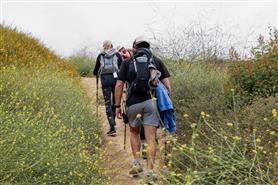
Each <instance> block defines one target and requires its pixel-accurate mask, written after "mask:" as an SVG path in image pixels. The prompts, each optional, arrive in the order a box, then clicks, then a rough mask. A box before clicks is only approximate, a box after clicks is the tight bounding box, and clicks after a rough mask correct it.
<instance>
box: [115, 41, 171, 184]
mask: <svg viewBox="0 0 278 185" xmlns="http://www.w3.org/2000/svg"><path fill="white" fill-rule="evenodd" d="M149 48H150V43H149V42H148V41H147V40H146V39H145V38H144V37H137V38H136V39H135V41H134V49H135V53H134V56H133V57H131V58H130V59H129V60H127V61H125V62H124V63H123V64H122V66H121V69H120V72H119V78H118V80H117V83H116V88H115V92H116V93H115V96H116V103H115V107H116V115H117V117H118V118H119V119H121V118H122V111H121V106H120V102H121V96H122V91H123V87H124V83H125V82H126V81H127V82H128V83H129V84H130V85H131V88H130V90H129V94H128V99H127V116H128V119H129V126H130V142H131V149H132V153H133V157H134V163H133V166H132V168H131V170H130V171H129V174H130V175H132V176H136V175H138V174H139V173H140V172H142V171H143V169H142V165H141V160H140V152H139V151H140V139H139V133H140V128H141V126H143V127H144V129H145V135H146V141H147V144H148V148H149V149H148V151H147V153H148V159H147V170H146V178H147V180H150V181H152V180H154V179H155V176H154V174H153V165H154V159H155V153H156V141H155V133H156V129H157V127H158V126H159V124H160V120H159V117H158V114H157V113H158V112H157V107H156V102H155V98H153V99H152V96H151V94H150V93H149V91H145V92H144V91H142V93H139V90H140V92H141V89H137V88H138V86H139V83H137V82H138V81H137V80H136V79H137V75H138V74H139V71H142V70H140V69H139V68H138V66H139V65H141V64H143V63H142V61H143V60H144V61H146V60H150V58H152V60H153V63H154V65H155V67H156V69H157V70H158V71H160V73H161V76H160V78H159V79H160V81H161V82H162V83H163V84H164V85H165V87H166V88H167V90H168V92H169V93H171V87H170V83H169V77H170V74H169V72H168V70H167V68H166V67H165V65H164V64H163V63H162V61H161V60H160V59H158V58H157V57H155V56H153V55H152V54H151V52H150V50H149ZM140 57H141V58H140ZM139 58H140V59H139ZM146 58H148V59H146ZM139 60H141V62H137V61H139ZM135 62H137V63H135ZM139 63H141V64H139ZM144 65H145V64H144ZM148 66H149V65H148ZM131 69H133V70H131ZM134 69H135V72H133V71H134ZM145 71H146V72H147V71H148V70H145ZM140 73H141V72H140ZM139 76H140V75H139ZM136 81H137V82H136ZM134 82H136V83H137V84H136V83H134ZM134 84H135V85H134ZM135 89H136V90H135Z"/></svg>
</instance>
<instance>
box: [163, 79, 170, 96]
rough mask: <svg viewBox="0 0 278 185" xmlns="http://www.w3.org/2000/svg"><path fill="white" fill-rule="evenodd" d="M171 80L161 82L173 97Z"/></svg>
mask: <svg viewBox="0 0 278 185" xmlns="http://www.w3.org/2000/svg"><path fill="white" fill-rule="evenodd" d="M169 79H170V78H169V77H167V78H164V79H162V80H161V82H162V83H163V85H164V86H165V87H166V89H167V90H168V92H169V95H170V96H172V89H171V84H170V80H169Z"/></svg>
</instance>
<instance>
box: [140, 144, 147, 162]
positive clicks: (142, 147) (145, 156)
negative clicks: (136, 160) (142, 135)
mask: <svg viewBox="0 0 278 185" xmlns="http://www.w3.org/2000/svg"><path fill="white" fill-rule="evenodd" d="M141 152H142V154H141V155H142V158H143V159H148V154H147V147H146V145H145V144H142V145H141Z"/></svg>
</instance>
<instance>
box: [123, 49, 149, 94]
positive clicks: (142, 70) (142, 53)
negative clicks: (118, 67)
mask: <svg viewBox="0 0 278 185" xmlns="http://www.w3.org/2000/svg"><path fill="white" fill-rule="evenodd" d="M150 64H153V56H152V53H151V51H150V50H149V49H146V48H140V49H138V50H137V51H136V53H135V55H134V56H133V59H132V61H131V62H130V65H129V70H128V71H129V75H130V76H131V77H135V78H134V80H133V81H132V82H131V84H130V89H129V93H131V94H136V95H147V94H149V91H150V87H149V79H150V69H149V65H150Z"/></svg>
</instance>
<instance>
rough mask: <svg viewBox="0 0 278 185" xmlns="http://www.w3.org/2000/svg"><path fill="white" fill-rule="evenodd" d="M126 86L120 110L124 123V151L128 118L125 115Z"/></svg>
mask: <svg viewBox="0 0 278 185" xmlns="http://www.w3.org/2000/svg"><path fill="white" fill-rule="evenodd" d="M125 85H126V88H125V89H124V91H123V95H122V96H123V101H122V108H123V121H124V124H125V130H124V150H125V148H126V124H128V122H129V121H128V117H127V114H126V96H127V92H126V90H127V84H125Z"/></svg>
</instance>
